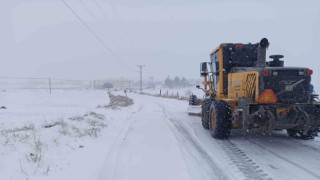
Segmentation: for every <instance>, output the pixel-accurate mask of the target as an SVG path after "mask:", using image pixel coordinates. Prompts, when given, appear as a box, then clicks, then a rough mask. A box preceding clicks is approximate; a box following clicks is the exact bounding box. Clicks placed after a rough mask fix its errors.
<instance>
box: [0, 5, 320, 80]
mask: <svg viewBox="0 0 320 180" xmlns="http://www.w3.org/2000/svg"><path fill="white" fill-rule="evenodd" d="M66 2H67V3H68V4H69V5H70V6H71V7H72V8H73V9H74V10H75V12H76V13H77V14H78V15H79V16H80V17H81V18H82V19H83V20H84V21H85V22H86V23H87V24H88V26H89V27H90V28H91V29H92V30H93V31H94V32H95V33H96V34H97V35H98V36H99V37H100V38H101V39H102V40H103V41H104V42H105V44H106V45H107V46H108V48H110V49H111V50H112V51H113V52H114V53H115V54H117V56H118V57H119V59H120V60H121V61H122V62H125V64H126V65H124V64H123V63H121V62H120V60H119V59H117V58H116V57H114V56H113V55H112V54H111V53H110V52H109V51H108V50H107V49H106V48H105V47H104V46H103V45H101V43H100V42H99V41H98V40H97V39H95V38H94V36H93V35H92V34H91V33H90V32H89V31H88V30H87V29H86V28H85V26H84V25H83V24H81V22H80V21H79V20H78V19H77V18H76V17H75V16H74V15H73V14H72V13H71V12H70V11H69V10H68V8H67V7H66V6H65V5H64V4H63V1H62V0H29V1H26V0H7V1H6V2H2V3H1V6H0V22H1V29H0V32H1V33H0V39H1V42H0V47H1V50H2V51H1V53H0V61H1V66H0V75H1V76H13V77H15V76H17V77H56V78H68V79H103V78H117V77H124V78H131V79H138V77H139V75H138V73H137V72H136V71H137V70H138V68H137V67H136V65H137V64H145V65H146V68H145V69H144V72H145V77H146V78H147V77H151V76H153V77H155V78H156V79H160V80H162V79H164V78H165V77H166V76H168V75H170V76H171V77H172V76H175V75H178V76H184V77H187V78H199V63H200V62H201V61H208V60H209V56H208V54H209V53H210V52H211V51H212V50H213V49H214V48H215V47H216V46H217V45H218V44H220V43H222V42H243V43H247V42H252V43H256V42H258V41H259V40H260V39H261V38H263V37H267V38H268V39H269V41H270V43H271V44H270V47H269V50H268V55H270V54H283V55H284V56H285V61H286V65H290V66H306V67H310V68H312V69H313V70H314V72H315V73H314V81H315V82H316V83H317V84H320V80H318V79H320V78H319V76H320V72H319V71H320V68H319V65H318V64H319V63H318V61H320V58H319V55H318V52H319V51H320V43H319V42H320V34H319V33H320V1H318V0H309V1H308V3H306V1H292V0H291V1H289V0H288V1H279V0H269V1H268V2H266V1H262V0H260V1H259V0H256V1H253V0H244V1H239V0H234V1H225V0H202V1H197V0H134V1H132V0H117V1H116V0H82V2H83V3H84V4H85V6H83V4H82V3H81V1H80V0H66ZM110 2H111V3H110ZM111 4H113V6H111ZM112 7H113V8H112ZM86 8H88V9H89V10H90V11H88V10H87V9H86ZM114 10H116V11H114ZM92 14H93V16H92ZM97 20H98V21H97Z"/></svg>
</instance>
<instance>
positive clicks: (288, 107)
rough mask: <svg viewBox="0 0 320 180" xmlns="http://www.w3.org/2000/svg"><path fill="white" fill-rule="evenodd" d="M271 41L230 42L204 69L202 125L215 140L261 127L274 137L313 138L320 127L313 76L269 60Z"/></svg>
mask: <svg viewBox="0 0 320 180" xmlns="http://www.w3.org/2000/svg"><path fill="white" fill-rule="evenodd" d="M268 47H269V42H268V39H266V38H263V39H262V40H261V41H260V43H256V44H251V43H249V44H241V43H236V44H233V43H224V44H221V45H219V46H218V47H217V48H216V49H215V50H214V51H213V52H212V53H211V54H210V62H203V63H201V65H200V71H201V76H202V77H204V81H203V85H204V88H200V86H199V85H197V88H200V89H203V91H204V92H205V98H204V99H203V100H202V101H201V121H202V126H203V127H204V128H205V129H208V130H210V132H211V135H212V137H214V138H218V139H226V138H228V137H229V136H230V133H231V130H232V129H243V130H245V131H250V129H253V128H260V129H261V130H262V132H263V133H266V134H269V133H271V132H272V130H275V129H276V130H279V129H286V130H287V133H288V134H289V136H293V137H298V138H303V139H311V138H313V137H314V136H316V135H317V132H318V131H317V130H318V128H319V126H320V103H319V102H318V101H317V99H318V95H316V94H313V93H312V92H311V90H310V81H311V75H312V73H313V71H312V70H311V69H308V68H303V67H284V61H282V60H281V58H283V57H284V56H282V55H272V56H270V58H271V59H272V60H270V61H268V62H267V61H266V49H267V48H268Z"/></svg>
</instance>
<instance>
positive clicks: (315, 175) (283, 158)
mask: <svg viewBox="0 0 320 180" xmlns="http://www.w3.org/2000/svg"><path fill="white" fill-rule="evenodd" d="M245 140H247V141H248V142H250V143H251V144H254V145H256V146H257V147H259V148H261V149H263V150H264V151H267V152H268V153H270V154H272V155H274V156H275V157H277V158H279V159H281V160H283V161H285V162H286V163H289V164H291V165H293V166H295V167H297V168H299V169H301V170H303V171H305V172H306V173H308V174H310V175H312V176H313V177H315V178H316V179H320V176H319V175H318V174H315V173H314V172H312V171H310V170H308V169H307V168H305V167H303V166H301V165H299V164H298V163H295V162H293V161H291V160H290V159H288V158H286V157H284V156H282V155H280V154H279V153H276V152H275V151H273V150H271V149H270V148H268V147H266V146H264V145H262V144H260V143H258V142H256V141H253V140H249V139H245ZM307 147H308V146H307Z"/></svg>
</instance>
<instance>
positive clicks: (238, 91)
mask: <svg viewBox="0 0 320 180" xmlns="http://www.w3.org/2000/svg"><path fill="white" fill-rule="evenodd" d="M258 96H259V73H258V72H256V71H250V72H240V73H229V74H228V99H233V100H237V99H238V98H240V97H246V98H252V100H253V101H257V100H258Z"/></svg>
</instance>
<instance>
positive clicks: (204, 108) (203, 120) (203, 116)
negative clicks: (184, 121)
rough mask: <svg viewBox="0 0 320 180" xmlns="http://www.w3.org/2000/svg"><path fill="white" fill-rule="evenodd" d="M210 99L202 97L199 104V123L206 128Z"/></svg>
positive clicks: (207, 126) (207, 125) (207, 128)
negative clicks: (201, 101) (202, 99)
mask: <svg viewBox="0 0 320 180" xmlns="http://www.w3.org/2000/svg"><path fill="white" fill-rule="evenodd" d="M211 102H212V101H211V100H210V99H204V101H203V103H202V106H201V123H202V127H203V128H204V129H206V130H209V119H210V118H209V117H210V106H211Z"/></svg>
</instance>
